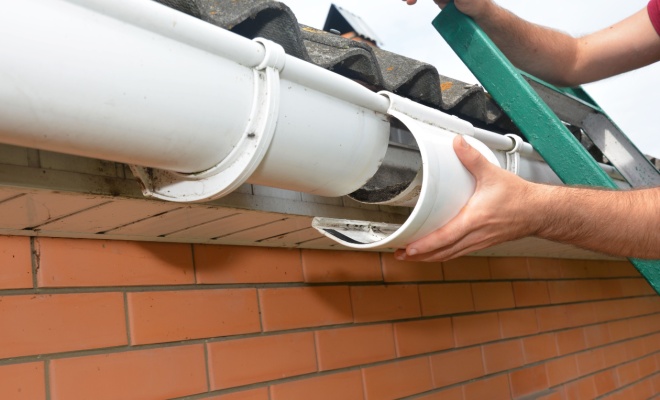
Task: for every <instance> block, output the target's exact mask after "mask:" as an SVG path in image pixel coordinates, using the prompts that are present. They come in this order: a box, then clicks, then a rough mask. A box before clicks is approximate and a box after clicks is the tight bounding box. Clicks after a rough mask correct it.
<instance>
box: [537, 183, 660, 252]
mask: <svg viewBox="0 0 660 400" xmlns="http://www.w3.org/2000/svg"><path fill="white" fill-rule="evenodd" d="M531 200H532V201H531V204H530V207H529V208H528V210H530V211H532V213H531V214H530V218H531V221H532V222H531V223H532V224H535V226H536V229H538V231H537V233H536V235H537V236H539V237H542V238H545V239H549V240H553V241H558V242H563V243H570V244H574V245H576V246H579V247H583V248H587V249H591V250H596V251H600V252H603V253H607V254H612V255H617V256H632V257H637V258H651V259H655V258H658V259H660V188H653V189H644V190H632V191H608V190H594V189H583V188H574V187H555V186H545V185H534V189H533V195H532V197H531Z"/></svg>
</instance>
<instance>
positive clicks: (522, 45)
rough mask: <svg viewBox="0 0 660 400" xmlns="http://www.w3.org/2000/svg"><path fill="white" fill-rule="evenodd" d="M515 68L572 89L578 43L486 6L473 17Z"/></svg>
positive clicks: (571, 38)
mask: <svg viewBox="0 0 660 400" xmlns="http://www.w3.org/2000/svg"><path fill="white" fill-rule="evenodd" d="M473 19H474V20H475V22H476V23H477V24H478V25H479V26H480V27H481V28H482V29H483V30H484V32H486V34H487V35H488V36H489V37H490V38H491V39H492V40H493V42H495V44H496V45H497V46H498V47H499V48H500V50H502V52H503V53H504V54H505V55H506V56H507V57H508V58H509V60H510V61H511V62H512V63H513V65H515V66H516V67H517V68H519V69H521V70H523V71H526V72H528V73H530V74H532V75H534V76H537V77H539V78H541V79H543V80H545V81H548V82H550V83H553V84H556V85H560V86H573V85H576V84H577V83H578V82H575V80H576V78H575V77H574V76H573V74H572V72H573V70H574V66H575V64H576V62H577V53H578V41H577V40H576V39H575V38H573V37H571V36H569V35H567V34H565V33H562V32H559V31H556V30H553V29H550V28H546V27H542V26H539V25H535V24H532V23H530V22H527V21H525V20H523V19H521V18H519V17H517V16H516V15H514V14H512V13H511V12H509V11H508V10H505V9H504V8H502V7H499V6H498V5H496V4H495V3H492V2H487V3H486V5H485V6H484V7H483V8H482V9H481V10H480V12H479V13H477V14H476V15H474V16H473Z"/></svg>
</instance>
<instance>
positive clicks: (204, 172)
mask: <svg viewBox="0 0 660 400" xmlns="http://www.w3.org/2000/svg"><path fill="white" fill-rule="evenodd" d="M0 33H1V34H0V48H2V52H3V60H2V62H1V63H0V82H2V84H0V132H2V134H1V135H0V136H1V139H0V141H2V142H4V143H7V144H13V145H18V146H24V147H30V148H38V149H44V150H50V151H56V152H62V153H68V154H75V155H80V156H85V157H93V158H98V159H105V160H112V161H118V162H124V163H127V164H132V165H137V166H136V167H135V168H134V172H136V174H137V175H138V177H139V178H140V179H141V180H142V183H143V185H144V187H145V194H146V195H149V196H152V197H157V198H161V199H167V200H170V201H186V202H188V201H202V200H210V199H213V198H216V197H220V196H223V195H225V194H228V193H229V192H231V191H232V190H233V189H235V188H236V187H238V186H239V185H240V184H242V183H244V182H245V180H246V179H247V178H248V177H250V176H251V182H253V183H265V182H268V184H269V185H270V186H277V187H281V188H284V189H290V190H297V191H302V192H309V193H314V194H317V195H324V196H342V195H345V194H347V193H350V192H352V191H354V190H356V189H358V188H359V187H360V186H362V185H363V184H364V183H365V182H366V181H367V180H368V179H369V178H370V177H371V176H372V175H373V174H374V173H375V172H376V170H377V168H378V166H379V164H380V161H381V160H382V157H383V155H384V154H385V151H386V149H387V142H388V135H389V124H388V122H387V121H386V117H385V114H384V112H385V110H386V109H387V99H385V98H383V97H381V96H378V95H377V94H375V93H372V92H371V91H369V90H368V89H366V88H364V87H362V86H360V85H359V84H357V83H355V82H353V81H350V80H348V79H345V78H343V77H341V76H339V75H337V74H334V73H332V72H329V71H326V70H324V69H322V68H320V67H317V66H315V65H313V64H309V63H306V62H303V61H300V60H298V59H295V58H293V57H290V56H286V55H285V54H284V52H283V51H282V49H281V47H280V46H278V45H275V44H273V43H270V42H267V41H260V42H257V41H250V40H248V39H245V38H243V37H241V36H238V35H236V34H234V33H231V32H229V31H226V30H224V29H221V28H218V27H216V26H213V25H211V24H208V23H206V22H203V21H201V20H198V19H196V18H193V17H191V16H188V15H185V14H183V13H180V12H178V11H176V10H173V9H171V8H168V7H165V6H163V5H161V4H158V3H156V2H153V1H147V0H142V1H140V0H105V1H104V0H85V1H82V0H69V1H65V0H22V1H18V2H9V1H4V2H1V3H0ZM378 110H380V112H378ZM364 149H369V151H365V152H363V150H364ZM266 153H267V154H266ZM260 164H261V167H260V168H258V169H257V167H258V166H259V165H260ZM314 166H316V167H315V168H313V167H314ZM255 170H256V172H255V173H252V172H253V171H255ZM220 172H223V173H222V174H220Z"/></svg>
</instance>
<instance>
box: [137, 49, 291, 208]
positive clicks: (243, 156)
mask: <svg viewBox="0 0 660 400" xmlns="http://www.w3.org/2000/svg"><path fill="white" fill-rule="evenodd" d="M254 41H255V42H257V43H260V44H261V45H262V46H263V47H264V49H265V55H264V58H263V60H262V61H261V63H260V64H259V65H257V66H256V67H255V68H254V69H253V72H254V99H253V102H252V110H251V112H250V117H249V119H248V121H247V125H246V127H245V130H244V133H243V135H242V136H241V137H240V139H239V140H238V142H237V143H235V144H234V149H233V150H232V151H231V152H230V153H229V155H227V157H225V159H223V160H222V161H221V162H220V163H218V164H217V165H216V166H215V167H212V168H210V169H208V170H206V171H202V172H199V173H194V174H184V173H178V172H174V171H167V170H161V169H156V168H145V167H141V166H136V165H131V171H133V174H135V176H137V177H138V178H139V179H140V181H141V183H142V185H143V190H142V191H143V194H144V195H145V196H147V197H153V198H157V199H161V200H168V201H174V202H196V201H208V200H213V199H216V198H219V197H222V196H225V195H227V194H229V193H231V192H232V191H234V190H236V189H237V188H238V187H239V186H240V185H242V184H243V183H245V181H246V180H247V179H248V178H249V177H250V175H252V173H253V172H254V170H255V169H256V168H257V167H258V166H259V164H260V163H261V160H262V159H263V157H264V155H265V154H266V151H267V150H268V147H269V146H270V143H271V141H272V139H273V134H274V132H275V126H276V123H277V116H278V112H279V105H280V72H281V71H282V69H283V68H284V64H285V60H286V54H285V52H284V49H283V48H282V46H280V45H279V44H277V43H274V42H271V41H269V40H266V39H263V38H256V39H254Z"/></svg>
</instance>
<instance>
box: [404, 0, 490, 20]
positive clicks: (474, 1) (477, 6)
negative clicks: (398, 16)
mask: <svg viewBox="0 0 660 400" xmlns="http://www.w3.org/2000/svg"><path fill="white" fill-rule="evenodd" d="M405 2H406V3H407V4H408V5H413V4H415V3H417V0H405ZM433 2H434V3H435V4H437V5H438V7H440V8H445V6H446V5H447V4H449V0H433ZM454 4H456V8H458V10H459V11H461V12H462V13H463V14H466V15H469V16H470V17H472V18H475V17H477V16H480V15H482V14H483V13H484V12H486V10H487V9H488V8H489V7H491V6H493V5H494V4H493V2H492V0H455V1H454Z"/></svg>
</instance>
